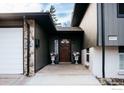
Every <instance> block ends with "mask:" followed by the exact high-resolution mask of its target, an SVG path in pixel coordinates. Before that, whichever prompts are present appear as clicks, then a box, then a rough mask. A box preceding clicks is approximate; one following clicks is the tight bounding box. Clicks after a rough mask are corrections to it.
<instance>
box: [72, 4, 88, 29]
mask: <svg viewBox="0 0 124 93" xmlns="http://www.w3.org/2000/svg"><path fill="white" fill-rule="evenodd" d="M88 6H89V3H76V4H75V6H74V13H73V16H72V22H71V26H72V27H75V26H79V25H80V22H81V20H82V18H83V17H84V14H85V12H86V10H87V8H88Z"/></svg>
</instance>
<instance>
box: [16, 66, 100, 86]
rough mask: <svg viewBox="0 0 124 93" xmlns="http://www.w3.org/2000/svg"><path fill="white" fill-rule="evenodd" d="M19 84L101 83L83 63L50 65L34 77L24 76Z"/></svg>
mask: <svg viewBox="0 0 124 93" xmlns="http://www.w3.org/2000/svg"><path fill="white" fill-rule="evenodd" d="M16 84H17V85H100V83H99V82H98V80H97V79H96V78H95V77H94V76H93V75H92V74H91V72H90V71H89V70H88V69H86V68H85V67H84V66H83V65H75V64H58V65H48V66H46V67H44V68H43V69H42V70H40V71H39V72H37V74H36V75H35V76H33V77H24V78H23V79H21V80H20V81H18V82H16Z"/></svg>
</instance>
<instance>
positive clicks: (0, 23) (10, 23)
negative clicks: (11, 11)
mask: <svg viewBox="0 0 124 93" xmlns="http://www.w3.org/2000/svg"><path fill="white" fill-rule="evenodd" d="M0 27H23V20H18V19H11V20H10V19H7V20H2V19H0Z"/></svg>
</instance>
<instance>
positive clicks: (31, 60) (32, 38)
mask: <svg viewBox="0 0 124 93" xmlns="http://www.w3.org/2000/svg"><path fill="white" fill-rule="evenodd" d="M28 24H29V31H30V32H29V36H30V37H29V41H30V42H29V43H30V44H29V48H30V49H29V50H30V51H29V74H28V75H29V76H32V75H34V74H35V21H34V20H28Z"/></svg>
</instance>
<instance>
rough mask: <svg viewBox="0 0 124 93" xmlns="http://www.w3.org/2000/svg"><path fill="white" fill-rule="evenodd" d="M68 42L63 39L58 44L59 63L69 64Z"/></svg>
mask: <svg viewBox="0 0 124 93" xmlns="http://www.w3.org/2000/svg"><path fill="white" fill-rule="evenodd" d="M70 49H71V47H70V41H69V40H67V39H63V40H61V42H60V62H70V58H71V56H70V55H71V54H70Z"/></svg>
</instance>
